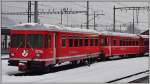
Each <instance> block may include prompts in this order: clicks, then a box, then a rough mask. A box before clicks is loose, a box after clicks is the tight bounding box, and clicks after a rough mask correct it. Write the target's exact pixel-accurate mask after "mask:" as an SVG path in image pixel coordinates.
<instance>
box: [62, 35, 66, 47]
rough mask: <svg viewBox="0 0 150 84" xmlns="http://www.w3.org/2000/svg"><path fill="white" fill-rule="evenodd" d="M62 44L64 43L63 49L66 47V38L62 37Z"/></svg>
mask: <svg viewBox="0 0 150 84" xmlns="http://www.w3.org/2000/svg"><path fill="white" fill-rule="evenodd" d="M61 43H62V47H65V46H66V37H65V36H62V38H61Z"/></svg>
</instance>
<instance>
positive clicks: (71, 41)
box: [68, 36, 73, 47]
mask: <svg viewBox="0 0 150 84" xmlns="http://www.w3.org/2000/svg"><path fill="white" fill-rule="evenodd" d="M68 41H69V47H72V46H73V39H72V36H69V38H68Z"/></svg>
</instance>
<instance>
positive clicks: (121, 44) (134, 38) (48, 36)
mask: <svg viewBox="0 0 150 84" xmlns="http://www.w3.org/2000/svg"><path fill="white" fill-rule="evenodd" d="M10 36H11V42H10V48H9V51H10V58H9V61H8V62H9V65H11V66H18V67H19V70H20V71H30V70H46V69H47V68H50V67H54V66H55V65H56V64H60V63H63V62H66V61H70V62H71V63H79V62H85V61H87V59H90V58H93V59H94V58H95V59H100V60H105V59H106V58H108V57H110V56H116V55H119V56H127V55H128V56H130V55H134V56H138V55H143V54H145V53H146V52H148V45H149V44H148V43H149V41H148V36H146V35H136V34H127V33H114V32H98V31H95V30H90V29H89V30H87V29H80V28H67V27H59V26H55V25H48V24H40V23H24V24H19V25H16V26H14V28H13V29H12V30H11V32H10Z"/></svg>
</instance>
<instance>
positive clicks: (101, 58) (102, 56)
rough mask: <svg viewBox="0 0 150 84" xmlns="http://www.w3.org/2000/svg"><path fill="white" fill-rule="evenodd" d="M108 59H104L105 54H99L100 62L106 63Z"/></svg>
mask: <svg viewBox="0 0 150 84" xmlns="http://www.w3.org/2000/svg"><path fill="white" fill-rule="evenodd" d="M107 59H108V58H106V57H105V54H101V56H100V60H101V61H106V60H107Z"/></svg>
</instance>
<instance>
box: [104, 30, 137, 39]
mask: <svg viewBox="0 0 150 84" xmlns="http://www.w3.org/2000/svg"><path fill="white" fill-rule="evenodd" d="M101 35H110V36H124V37H135V38H139V36H138V35H137V34H129V33H120V32H110V31H102V32H101Z"/></svg>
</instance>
